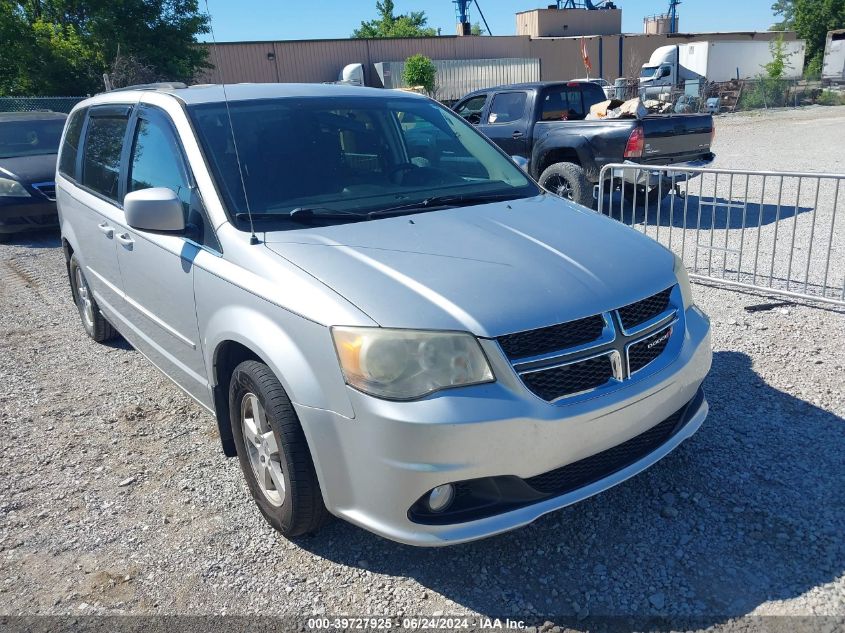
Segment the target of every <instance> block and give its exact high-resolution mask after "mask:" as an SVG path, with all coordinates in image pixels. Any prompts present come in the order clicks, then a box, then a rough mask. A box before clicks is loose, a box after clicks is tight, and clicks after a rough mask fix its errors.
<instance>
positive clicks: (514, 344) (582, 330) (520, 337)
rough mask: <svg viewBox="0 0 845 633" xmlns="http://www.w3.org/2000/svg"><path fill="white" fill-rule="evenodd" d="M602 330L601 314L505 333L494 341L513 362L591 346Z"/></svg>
mask: <svg viewBox="0 0 845 633" xmlns="http://www.w3.org/2000/svg"><path fill="white" fill-rule="evenodd" d="M603 330H604V319H603V318H602V316H601V315H600V314H594V315H593V316H589V317H587V318H585V319H578V320H577V321H569V322H568V323H559V324H557V325H551V326H549V327H542V328H540V329H537V330H528V331H526V332H517V333H516V334H507V335H505V336H500V337H499V338H498V339H497V340H498V341H499V345H501V346H502V349H503V350H504V352H505V355H506V356H507V357H508V358H510V359H511V360H513V359H516V358H526V357H529V356H538V355H540V354H547V353H549V352H554V351H557V350H561V349H566V348H567V347H575V346H577V345H583V344H584V343H590V342H591V341H595V340H596V339H597V338H599V337H600V336H601V333H602V331H603Z"/></svg>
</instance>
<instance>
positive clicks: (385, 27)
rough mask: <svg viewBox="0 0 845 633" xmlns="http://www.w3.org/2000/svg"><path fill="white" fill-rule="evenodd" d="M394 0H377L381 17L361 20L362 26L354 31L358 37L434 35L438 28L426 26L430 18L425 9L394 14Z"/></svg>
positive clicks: (377, 7) (354, 34) (353, 33)
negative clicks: (366, 20) (405, 13)
mask: <svg viewBox="0 0 845 633" xmlns="http://www.w3.org/2000/svg"><path fill="white" fill-rule="evenodd" d="M393 9H394V4H393V0H377V1H376V10H377V11H378V14H379V17H378V18H377V19H375V20H370V21H368V22H361V26H360V27H359V28H357V29H355V30H354V31H353V32H352V37H353V38H357V39H363V38H378V37H434V36H435V35H437V31H436V29H433V28H430V27H426V24H427V23H428V18H427V17H426V16H425V11H411V12H410V13H409V14H407V15H404V14H401V15H394V14H393Z"/></svg>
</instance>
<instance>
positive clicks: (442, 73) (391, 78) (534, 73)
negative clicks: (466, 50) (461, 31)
mask: <svg viewBox="0 0 845 633" xmlns="http://www.w3.org/2000/svg"><path fill="white" fill-rule="evenodd" d="M433 61H434V65H435V66H436V67H437V91H436V94H435V95H434V96H435V97H436V98H437V99H439V100H440V101H456V100H458V99H460V98H461V97H462V96H464V95H465V94H467V93H469V92H473V91H474V90H480V89H481V88H489V87H490V86H500V85H502V84H515V83H523V82H529V81H540V60H539V59H530V58H507V57H506V58H504V59H500V58H496V59H469V60H467V59H438V60H433ZM383 66H384V70H385V71H386V72H384V73H380V77H381V79H382V83H383V84H384V87H385V88H407V87H408V86H407V85H406V84H405V82H404V80H403V75H404V71H405V62H385V63H384V64H383Z"/></svg>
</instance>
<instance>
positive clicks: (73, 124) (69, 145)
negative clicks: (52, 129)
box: [59, 109, 85, 180]
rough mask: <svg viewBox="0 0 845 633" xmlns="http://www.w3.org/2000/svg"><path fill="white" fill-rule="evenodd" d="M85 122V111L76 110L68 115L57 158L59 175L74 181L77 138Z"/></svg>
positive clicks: (77, 147) (77, 146)
mask: <svg viewBox="0 0 845 633" xmlns="http://www.w3.org/2000/svg"><path fill="white" fill-rule="evenodd" d="M84 121H85V110H84V109H83V110H77V111H76V112H74V113H73V114H71V115H70V120H69V121H68V124H67V132H65V140H64V143H62V155H61V157H60V158H59V173H61V174H62V175H64V176H67V177H68V178H73V179H74V180H76V155H77V151H78V149H79V137H80V136H81V135H82V123H83V122H84Z"/></svg>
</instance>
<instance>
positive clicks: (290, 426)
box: [229, 360, 329, 538]
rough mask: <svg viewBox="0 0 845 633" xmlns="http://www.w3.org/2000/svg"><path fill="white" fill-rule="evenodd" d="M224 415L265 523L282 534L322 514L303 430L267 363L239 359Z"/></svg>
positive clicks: (306, 529)
mask: <svg viewBox="0 0 845 633" xmlns="http://www.w3.org/2000/svg"><path fill="white" fill-rule="evenodd" d="M229 419H230V421H231V424H232V434H233V435H234V438H235V446H236V448H237V451H238V460H239V461H240V464H241V470H242V471H243V473H244V477H245V478H246V482H247V485H248V486H249V491H250V493H251V494H252V497H253V499H254V500H255V503H256V504H257V505H258V509H259V510H261V514H263V515H264V518H265V519H266V520H267V522H268V523H269V524H270V525H272V526H273V527H274V528H275V529H276V530H278V531H279V532H281V533H282V535H283V536H286V537H288V538H292V537H296V536H302V535H303V534H309V533H311V532H316V531H317V530H318V529H319V528H320V527H321V526H322V525H323V524H324V523H325V522H326V520H327V519H328V517H329V514H328V511H327V510H326V506H325V505H324V503H323V495H322V492H321V491H320V484H319V483H318V482H317V474H316V472H315V470H314V462H313V461H312V460H311V452H310V451H309V449H308V442H307V441H306V439H305V433H304V432H303V430H302V426H301V425H300V423H299V418H298V417H297V415H296V411H294V408H293V405H292V404H291V402H290V399H289V398H288V395H287V393H285V390H284V388H283V387H282V385H281V383H280V382H279V380H278V378H276V376H275V375H274V374H273V372H272V371H271V370H270V368H269V367H267V365H265V364H264V363H260V362H258V361H253V360H248V361H244V362H243V363H241V364H240V365H238V366H237V367H236V368H235V371H234V372H233V373H232V379H231V380H230V382H229Z"/></svg>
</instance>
